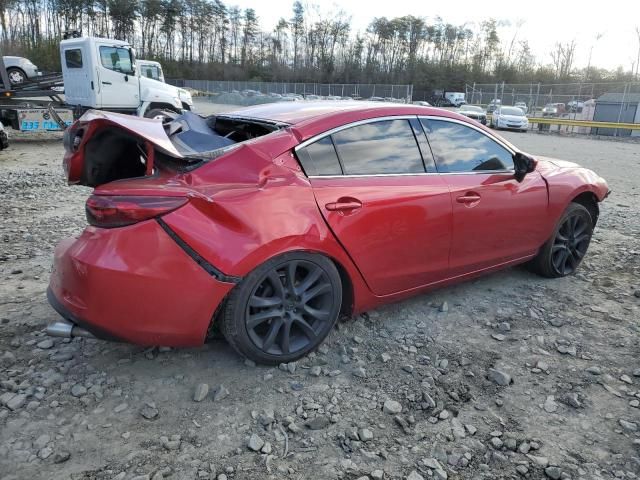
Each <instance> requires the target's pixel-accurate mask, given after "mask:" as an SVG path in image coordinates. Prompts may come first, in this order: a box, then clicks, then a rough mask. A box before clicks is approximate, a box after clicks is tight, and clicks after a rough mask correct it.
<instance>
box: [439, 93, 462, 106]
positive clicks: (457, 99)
mask: <svg viewBox="0 0 640 480" xmlns="http://www.w3.org/2000/svg"><path fill="white" fill-rule="evenodd" d="M444 98H445V99H446V100H448V101H449V103H450V104H451V105H453V106H454V107H460V106H461V105H466V103H467V101H466V100H465V98H464V93H462V92H444Z"/></svg>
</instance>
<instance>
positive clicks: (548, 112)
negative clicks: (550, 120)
mask: <svg viewBox="0 0 640 480" xmlns="http://www.w3.org/2000/svg"><path fill="white" fill-rule="evenodd" d="M566 112H567V110H566V108H565V105H564V103H547V104H546V105H545V106H544V108H543V109H542V116H543V117H559V116H561V115H563V114H564V113H566Z"/></svg>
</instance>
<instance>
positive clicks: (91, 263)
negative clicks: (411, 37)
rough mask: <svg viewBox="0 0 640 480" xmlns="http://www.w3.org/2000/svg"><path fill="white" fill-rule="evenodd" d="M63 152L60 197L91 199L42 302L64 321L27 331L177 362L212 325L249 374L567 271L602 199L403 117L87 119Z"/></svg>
mask: <svg viewBox="0 0 640 480" xmlns="http://www.w3.org/2000/svg"><path fill="white" fill-rule="evenodd" d="M427 140H428V142H429V143H428V144H427ZM64 145H65V155H64V161H63V164H64V169H65V171H66V174H67V179H68V182H69V183H71V184H78V185H86V186H92V187H95V188H94V190H93V193H92V194H91V195H90V197H89V198H88V199H87V202H86V216H87V221H88V223H89V225H88V226H87V227H86V229H85V231H84V232H83V233H82V234H81V235H80V236H79V237H77V238H70V239H67V240H63V241H62V242H61V243H60V244H59V245H58V246H57V248H56V250H55V254H54V261H53V262H54V264H53V268H52V273H51V280H50V284H49V290H48V298H49V301H50V303H51V305H52V306H53V308H54V309H56V310H57V311H58V312H59V313H60V314H61V315H62V317H63V318H64V320H60V321H56V322H54V323H52V324H51V325H50V326H49V327H48V329H47V331H48V332H49V333H50V334H56V335H58V336H67V337H69V336H74V335H84V336H91V335H94V336H96V337H100V338H110V339H117V340H122V341H127V342H134V343H137V344H141V345H167V346H188V345H198V344H202V343H203V342H204V341H205V340H206V339H207V335H208V332H210V331H211V326H212V322H213V323H214V324H216V325H217V326H218V327H219V329H220V331H221V332H222V333H223V334H224V335H225V336H226V338H227V340H228V342H229V344H230V345H231V346H232V347H233V348H235V349H236V350H237V351H238V352H240V353H241V354H242V355H245V356H246V357H248V358H250V359H252V360H254V361H256V362H262V363H267V364H279V363H282V362H291V361H294V360H296V359H298V358H300V357H302V356H304V355H306V354H308V353H309V352H311V351H313V350H314V349H315V348H317V347H318V345H319V344H320V343H321V342H322V341H323V339H324V338H325V337H326V336H327V334H328V333H329V332H330V331H331V330H332V328H333V326H334V324H335V322H336V320H337V319H338V316H339V315H345V316H349V315H354V314H357V313H358V312H363V311H366V310H369V309H372V308H375V307H377V306H380V305H382V304H385V303H388V302H393V301H397V300H400V299H402V298H406V297H408V296H409V295H414V294H417V293H420V292H424V291H426V290H429V289H432V288H434V287H437V286H441V285H447V284H450V283H454V282H458V281H461V280H465V279H469V278H473V277H476V276H477V275H479V274H481V273H488V272H491V271H494V270H497V269H500V268H504V267H507V266H511V265H516V264H520V263H524V262H529V263H530V265H531V268H532V269H534V270H535V271H537V272H539V273H540V274H542V275H544V276H546V277H563V276H565V275H569V274H572V273H573V272H575V271H576V269H577V268H578V266H579V264H580V262H581V260H582V259H583V258H584V255H585V253H586V252H587V248H588V246H589V242H590V239H591V236H592V233H593V229H594V226H595V225H596V222H597V220H598V203H599V202H600V201H602V200H604V199H605V197H606V196H607V194H608V188H607V184H606V182H605V181H604V180H603V179H602V178H600V177H599V176H598V175H597V174H595V173H594V172H592V171H591V170H588V169H585V168H582V167H580V166H578V165H576V164H574V163H569V162H565V161H561V160H554V159H548V158H534V157H532V156H530V155H528V154H526V153H524V152H522V151H521V150H520V149H518V148H517V147H515V146H514V145H512V144H511V143H509V142H508V141H506V140H504V139H503V138H501V137H500V136H498V135H497V134H495V133H493V132H492V131H490V130H488V129H486V128H484V127H483V126H482V125H478V124H477V123H476V122H473V121H471V120H470V119H469V118H467V117H465V116H463V115H459V114H457V113H455V112H450V111H445V110H441V109H437V108H429V107H419V106H415V105H402V104H380V103H369V102H340V103H329V102H314V103H311V102H290V103H279V104H267V105H261V106H254V107H249V108H245V109H241V110H238V111H235V112H229V113H224V114H218V115H214V116H211V117H208V118H206V119H203V118H202V117H199V116H197V115H195V114H193V113H192V112H185V113H184V114H182V115H181V116H179V117H178V118H176V119H175V120H172V121H170V122H168V123H166V124H164V125H163V123H162V122H161V121H159V120H150V119H145V118H138V117H133V116H125V115H119V114H115V113H106V112H92V111H90V112H87V113H86V114H85V115H84V116H83V117H82V118H81V119H80V120H79V121H77V122H76V123H74V125H73V126H72V127H71V128H69V129H67V130H66V132H65V141H64ZM429 145H430V147H429ZM464 173H473V175H464ZM461 174H463V175H461ZM452 200H453V201H452ZM425 245H428V248H424V246H425Z"/></svg>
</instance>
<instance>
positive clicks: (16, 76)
mask: <svg viewBox="0 0 640 480" xmlns="http://www.w3.org/2000/svg"><path fill="white" fill-rule="evenodd" d="M7 75H8V76H9V81H10V82H11V85H20V84H22V83H24V82H25V81H26V80H27V75H26V74H25V73H24V72H23V71H22V70H21V69H19V68H17V67H11V68H7Z"/></svg>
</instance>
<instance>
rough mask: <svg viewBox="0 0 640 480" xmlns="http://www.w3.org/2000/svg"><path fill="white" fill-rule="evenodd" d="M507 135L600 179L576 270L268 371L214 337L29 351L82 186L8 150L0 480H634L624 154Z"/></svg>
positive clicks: (631, 171) (521, 278)
mask: <svg viewBox="0 0 640 480" xmlns="http://www.w3.org/2000/svg"><path fill="white" fill-rule="evenodd" d="M505 136H506V137H508V138H509V139H510V140H511V141H513V142H514V143H515V144H517V145H520V146H521V147H523V148H524V149H525V150H527V151H530V152H532V153H538V154H543V155H549V156H557V157H560V158H565V159H568V160H574V161H578V162H580V163H582V164H584V165H585V166H588V167H591V168H593V169H595V170H596V171H598V172H599V173H600V174H601V175H603V176H604V177H605V178H606V179H607V180H608V181H609V184H610V186H611V188H612V189H613V194H612V196H611V197H610V198H609V199H608V200H607V201H606V202H605V204H604V205H603V206H602V215H601V219H600V223H599V226H598V228H597V230H596V233H595V237H594V240H593V242H592V245H591V249H590V251H589V253H588V255H587V257H586V260H585V262H584V263H583V265H582V267H581V269H580V271H579V273H577V274H576V275H574V276H572V277H569V278H565V279H560V280H545V279H541V278H539V277H537V276H534V275H533V274H531V273H529V272H527V271H526V270H524V269H522V268H514V269H510V270H507V271H504V272H501V273H497V274H494V275H490V276H487V277H485V278H482V279H479V280H476V281H472V282H468V283H464V284H461V285H458V286H455V287H451V288H445V289H441V290H437V291H434V292H432V293H430V294H426V295H420V296H417V297H415V298H413V299H411V300H408V301H405V302H402V303H397V304H394V305H389V306H387V307H384V308H380V309H378V310H375V311H371V312H368V314H365V315H361V316H359V317H358V318H355V319H352V320H350V321H347V322H344V323H340V324H339V325H338V327H337V328H336V329H335V331H334V332H332V334H331V335H330V337H329V338H328V339H327V341H326V343H325V344H324V345H323V346H322V347H321V348H320V350H319V351H318V352H317V353H316V354H315V355H312V356H310V357H309V358H306V359H304V360H302V361H300V362H298V363H297V364H289V365H282V366H281V367H280V368H267V367H262V366H255V365H253V364H251V363H250V362H245V361H244V360H243V359H241V358H239V357H238V356H237V355H236V354H235V353H234V352H233V351H232V350H231V349H230V348H229V347H228V346H227V345H226V344H225V342H224V341H223V340H215V341H213V342H212V343H210V344H208V345H206V346H204V347H202V348H194V349H180V350H174V349H168V348H150V349H142V348H140V347H136V346H131V345H122V344H114V343H107V342H102V341H96V340H89V339H81V338H77V339H74V340H73V341H69V340H63V339H51V338H48V337H46V336H45V335H44V334H43V327H44V326H45V324H46V323H47V322H48V321H49V320H51V319H53V318H56V314H55V313H54V312H53V311H52V309H51V308H50V307H49V306H48V305H47V302H46V299H45V289H46V286H47V282H48V276H49V270H50V265H51V257H52V251H53V248H54V246H55V245H56V244H57V243H58V241H59V240H60V239H62V238H64V237H67V236H70V235H76V234H78V233H79V232H80V231H81V230H82V228H83V227H84V225H85V218H84V211H83V210H84V205H83V204H84V201H85V199H86V197H87V195H88V193H89V189H86V188H81V187H68V186H66V185H65V182H64V178H63V173H62V169H61V167H60V163H61V157H62V145H61V141H60V136H59V135H43V136H41V137H35V138H34V137H33V136H31V137H22V138H20V136H19V135H17V134H16V135H13V137H12V139H11V146H10V148H9V149H8V150H6V151H3V152H1V153H0V239H1V242H2V243H1V244H0V278H1V281H0V405H1V406H0V478H1V479H4V480H9V479H11V480H13V479H24V478H29V479H32V480H36V479H53V478H55V479H58V478H60V479H69V478H71V479H134V478H135V479H137V480H143V479H161V478H171V479H194V478H198V479H214V478H216V479H220V480H222V479H263V478H264V479H282V478H290V479H296V480H297V479H346V480H355V479H360V480H364V479H367V478H368V479H381V478H385V479H409V480H420V479H430V478H436V479H446V478H450V479H517V478H528V479H541V478H552V479H560V478H561V479H569V478H570V479H585V480H587V479H600V478H602V479H610V478H623V479H634V478H640V458H639V457H640V408H638V407H639V404H640V342H638V333H640V327H639V323H638V313H639V311H640V308H639V307H640V284H639V283H638V282H639V281H638V279H639V278H640V277H639V274H640V216H639V215H638V206H637V205H638V203H639V201H640V198H639V196H640V188H639V185H640V184H639V183H638V173H639V168H638V167H639V165H640V146H638V144H631V143H622V142H610V141H595V140H589V139H584V138H563V137H558V136H551V135H540V134H535V133H528V134H510V133H507V134H505ZM523 221H524V220H523ZM132 321H135V319H132Z"/></svg>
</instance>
